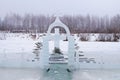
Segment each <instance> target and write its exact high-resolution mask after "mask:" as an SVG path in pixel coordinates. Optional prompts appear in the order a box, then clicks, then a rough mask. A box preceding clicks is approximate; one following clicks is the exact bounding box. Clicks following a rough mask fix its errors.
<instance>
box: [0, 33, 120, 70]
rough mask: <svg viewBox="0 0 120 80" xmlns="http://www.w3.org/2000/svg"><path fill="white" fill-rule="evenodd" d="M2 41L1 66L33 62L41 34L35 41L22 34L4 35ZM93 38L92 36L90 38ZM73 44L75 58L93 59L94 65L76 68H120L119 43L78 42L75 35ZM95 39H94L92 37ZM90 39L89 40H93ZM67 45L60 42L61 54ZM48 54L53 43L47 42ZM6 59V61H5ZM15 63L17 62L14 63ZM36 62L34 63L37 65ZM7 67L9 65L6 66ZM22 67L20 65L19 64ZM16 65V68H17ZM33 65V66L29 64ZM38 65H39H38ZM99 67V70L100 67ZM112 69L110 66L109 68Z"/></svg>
mask: <svg viewBox="0 0 120 80" xmlns="http://www.w3.org/2000/svg"><path fill="white" fill-rule="evenodd" d="M4 36H5V37H4V39H2V40H0V58H1V60H0V64H1V65H3V62H4V63H5V62H6V64H7V63H11V62H9V61H16V60H21V59H23V60H26V61H31V62H32V61H34V58H35V57H36V56H35V54H34V53H33V51H34V49H35V48H36V45H35V43H37V42H42V36H43V34H37V37H36V39H34V38H33V36H31V34H22V33H9V34H7V33H5V34H4ZM92 37H93V36H92ZM74 38H75V40H76V41H75V44H76V45H77V50H76V52H77V54H76V55H77V56H79V55H84V56H80V57H79V58H81V59H83V58H84V59H85V60H88V61H89V59H91V58H92V59H94V61H95V62H96V63H94V64H93V63H91V62H90V63H89V62H88V63H89V64H86V63H87V62H81V63H80V65H78V66H81V67H82V66H83V67H84V68H88V65H89V67H90V66H92V67H93V65H101V66H103V65H104V67H106V66H108V64H111V65H113V64H116V65H117V66H116V67H119V66H120V58H119V57H120V42H93V41H89V42H88V41H80V39H79V37H77V36H76V35H75V37H74ZM94 38H95V37H94ZM94 38H93V39H91V40H94ZM67 46H68V43H67V42H64V41H60V48H61V51H62V52H63V53H65V54H66V51H67ZM49 47H50V50H49V51H50V53H52V51H53V49H54V42H53V41H50V42H49ZM6 59H7V60H6ZM16 63H17V62H16ZM37 63H38V62H36V64H37ZM8 65H9V64H8ZM19 65H22V64H19ZM19 65H18V66H19ZM31 65H33V64H31ZM38 65H39V64H38ZM101 66H99V68H100V67H101ZM111 67H112V66H111Z"/></svg>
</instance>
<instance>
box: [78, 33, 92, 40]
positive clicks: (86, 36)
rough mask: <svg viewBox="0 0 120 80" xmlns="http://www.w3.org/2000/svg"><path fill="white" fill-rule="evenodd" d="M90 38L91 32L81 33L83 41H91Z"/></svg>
mask: <svg viewBox="0 0 120 80" xmlns="http://www.w3.org/2000/svg"><path fill="white" fill-rule="evenodd" d="M89 39H90V37H89V34H81V35H80V40H81V41H89Z"/></svg>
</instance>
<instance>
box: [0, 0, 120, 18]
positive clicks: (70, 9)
mask: <svg viewBox="0 0 120 80" xmlns="http://www.w3.org/2000/svg"><path fill="white" fill-rule="evenodd" d="M13 13H17V14H20V15H24V14H28V13H29V14H34V15H39V14H44V15H56V14H57V15H58V14H59V15H79V14H81V15H87V14H90V15H95V16H106V15H108V16H114V15H116V14H120V0H0V17H4V16H5V15H7V14H13Z"/></svg>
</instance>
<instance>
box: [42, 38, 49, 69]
mask: <svg viewBox="0 0 120 80" xmlns="http://www.w3.org/2000/svg"><path fill="white" fill-rule="evenodd" d="M48 40H49V37H48V36H46V37H43V51H42V53H41V54H42V55H41V60H42V67H43V68H47V67H48V66H49V41H48Z"/></svg>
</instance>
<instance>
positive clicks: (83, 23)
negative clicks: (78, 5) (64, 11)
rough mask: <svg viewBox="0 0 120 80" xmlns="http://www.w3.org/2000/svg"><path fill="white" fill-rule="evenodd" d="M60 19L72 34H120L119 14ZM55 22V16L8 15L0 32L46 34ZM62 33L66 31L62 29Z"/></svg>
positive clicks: (0, 21) (0, 22)
mask: <svg viewBox="0 0 120 80" xmlns="http://www.w3.org/2000/svg"><path fill="white" fill-rule="evenodd" d="M60 19H61V21H62V22H63V23H64V24H66V25H67V26H68V27H69V28H70V31H71V32H72V33H120V15H119V14H118V15H115V16H114V17H108V16H104V17H97V16H90V15H86V16H82V15H77V16H68V15H65V16H63V17H61V18H60ZM54 20H55V17H54V16H45V15H31V14H26V15H24V16H20V15H18V14H12V15H6V16H5V18H4V19H3V20H1V19H0V30H8V31H11V32H14V31H24V32H31V31H32V32H40V33H44V32H46V31H47V29H48V27H49V25H50V24H51V23H52V22H53V21H54ZM61 31H64V30H63V29H61Z"/></svg>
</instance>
